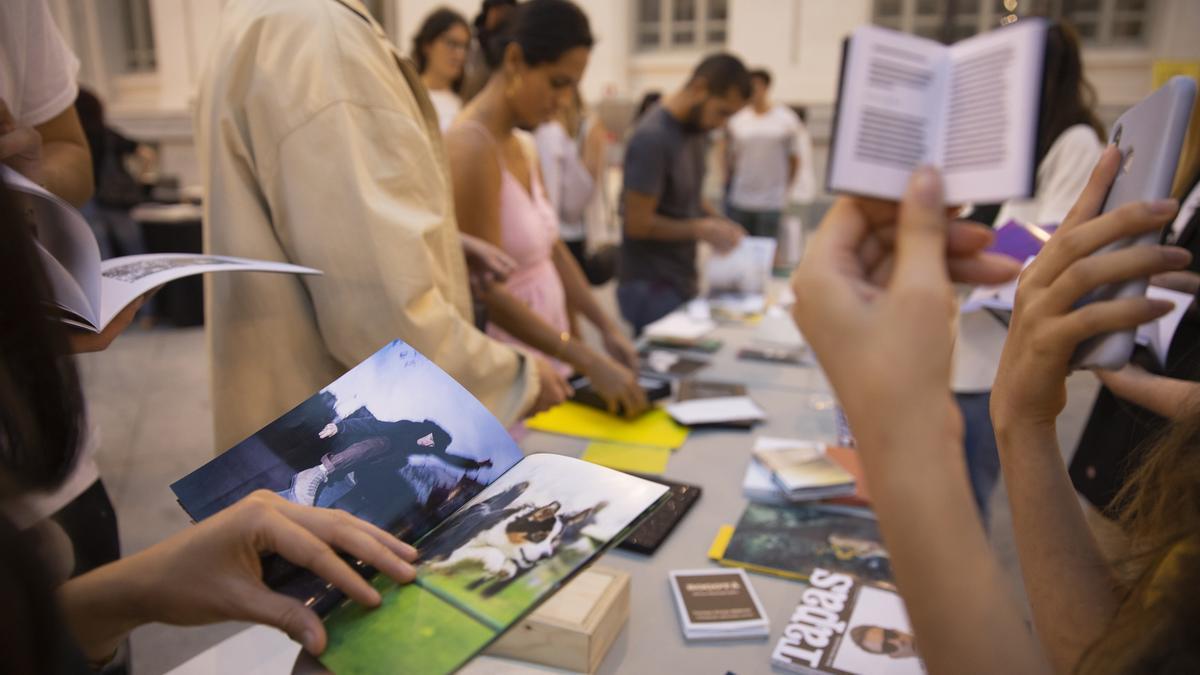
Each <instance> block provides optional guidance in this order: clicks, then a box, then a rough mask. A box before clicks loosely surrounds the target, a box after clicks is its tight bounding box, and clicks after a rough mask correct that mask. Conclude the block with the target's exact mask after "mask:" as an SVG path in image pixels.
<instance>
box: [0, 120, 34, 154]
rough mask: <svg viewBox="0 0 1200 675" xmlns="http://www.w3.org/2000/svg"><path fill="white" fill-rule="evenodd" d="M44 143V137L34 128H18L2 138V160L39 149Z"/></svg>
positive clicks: (0, 151)
mask: <svg viewBox="0 0 1200 675" xmlns="http://www.w3.org/2000/svg"><path fill="white" fill-rule="evenodd" d="M41 143H42V135H41V134H39V133H38V132H37V129H34V128H33V127H17V128H15V129H13V130H11V131H9V132H8V133H6V134H4V135H2V136H0V159H7V158H9V157H12V156H14V155H20V154H22V153H24V152H28V151H29V150H31V149H33V148H37V147H38V146H39V145H41Z"/></svg>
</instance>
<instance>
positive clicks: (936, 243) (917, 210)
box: [894, 167, 949, 286]
mask: <svg viewBox="0 0 1200 675" xmlns="http://www.w3.org/2000/svg"><path fill="white" fill-rule="evenodd" d="M948 229H949V228H948V224H947V220H946V215H945V213H944V206H943V204H942V180H941V177H940V176H939V175H938V173H937V170H935V169H933V168H931V167H921V168H919V169H917V170H916V171H915V172H914V173H913V176H912V179H910V180H909V184H908V190H907V191H906V192H905V194H904V199H903V201H901V203H900V220H899V226H898V228H897V231H896V270H895V279H894V281H895V283H897V284H902V285H914V286H929V285H938V284H946V283H948V281H949V278H948V276H947V271H946V262H945V259H946V236H947V234H946V233H947V230H948Z"/></svg>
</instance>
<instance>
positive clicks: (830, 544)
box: [708, 503, 892, 582]
mask: <svg viewBox="0 0 1200 675" xmlns="http://www.w3.org/2000/svg"><path fill="white" fill-rule="evenodd" d="M708 556H709V558H711V559H713V560H715V561H717V562H718V563H720V564H722V565H726V566H730V567H744V568H746V569H748V570H750V571H751V572H761V573H763V574H771V575H775V576H780V577H784V578H787V579H800V580H805V579H807V578H808V577H809V575H810V574H811V573H812V570H813V569H815V568H817V567H823V568H825V569H830V570H835V571H838V572H845V573H847V574H853V575H855V576H858V577H860V578H863V579H866V580H868V581H889V582H890V581H892V564H891V558H890V557H889V556H888V552H887V549H885V548H884V547H883V538H882V537H881V536H880V534H879V524H878V523H877V522H876V521H875V518H874V516H873V515H872V514H871V512H870V511H867V510H866V509H860V508H855V507H851V506H840V505H831V504H803V505H801V504H793V505H777V504H755V503H751V504H750V505H748V506H747V507H746V510H745V511H744V512H743V513H742V517H741V519H740V520H738V524H737V525H736V526H733V527H731V526H728V525H726V526H724V527H722V528H721V529H720V531H719V532H718V533H717V536H716V538H715V539H714V540H713V544H712V547H711V548H710V549H709V552H708Z"/></svg>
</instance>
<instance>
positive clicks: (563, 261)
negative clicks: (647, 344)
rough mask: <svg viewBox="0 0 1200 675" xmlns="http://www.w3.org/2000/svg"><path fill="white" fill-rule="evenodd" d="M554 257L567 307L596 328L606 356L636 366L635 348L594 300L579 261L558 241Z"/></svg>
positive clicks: (619, 327)
mask: <svg viewBox="0 0 1200 675" xmlns="http://www.w3.org/2000/svg"><path fill="white" fill-rule="evenodd" d="M553 259H554V268H555V269H556V270H558V276H559V277H560V278H561V279H562V282H563V289H564V290H565V291H566V293H567V306H569V307H572V308H574V309H575V310H577V311H579V312H582V313H583V315H584V316H585V317H587V320H588V321H591V322H592V325H593V326H595V327H596V330H598V331H600V335H601V338H602V339H603V340H604V346H605V349H606V350H607V351H608V353H609V355H611V356H612V357H613V358H614V359H616V360H617V361H619V362H620V363H622V364H623V365H625V367H627V368H637V367H638V353H637V349H636V348H635V347H634V346H633V343H632V342H630V341H629V338H627V337H626V336H625V333H624V331H622V330H621V326H620V325H619V324H618V323H617V322H616V321H615V320H614V319H613V317H612V316H610V315H609V314H608V313H607V312H605V311H604V310H603V309H602V308H601V307H600V303H598V302H596V296H595V295H594V294H593V293H592V287H591V285H590V284H588V281H587V277H586V276H584V274H583V270H582V269H580V268H579V261H577V260H575V256H573V255H571V251H570V250H568V249H567V246H566V244H564V243H562V241H561V240H560V241H556V242H554V253H553Z"/></svg>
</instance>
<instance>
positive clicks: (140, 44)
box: [119, 0, 157, 73]
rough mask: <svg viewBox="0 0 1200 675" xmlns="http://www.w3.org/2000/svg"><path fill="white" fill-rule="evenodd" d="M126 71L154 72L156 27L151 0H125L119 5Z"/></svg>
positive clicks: (155, 63)
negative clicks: (151, 15)
mask: <svg viewBox="0 0 1200 675" xmlns="http://www.w3.org/2000/svg"><path fill="white" fill-rule="evenodd" d="M119 8H120V13H121V31H122V37H123V46H124V63H123V64H122V65H123V66H124V71H125V72H126V73H148V72H154V69H155V67H156V66H157V60H156V58H155V55H154V29H153V26H152V25H151V22H150V0H125V1H124V2H121V3H120V5H119Z"/></svg>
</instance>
